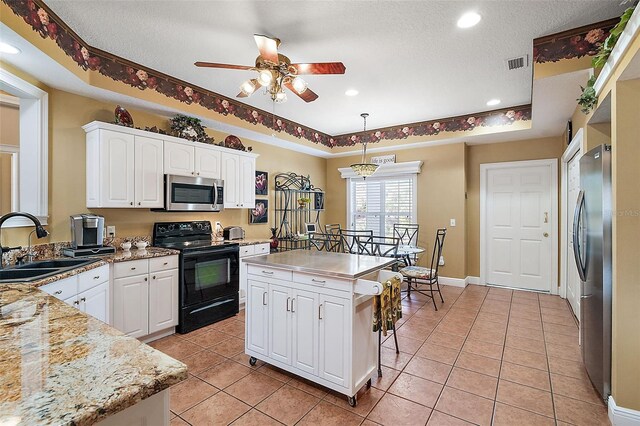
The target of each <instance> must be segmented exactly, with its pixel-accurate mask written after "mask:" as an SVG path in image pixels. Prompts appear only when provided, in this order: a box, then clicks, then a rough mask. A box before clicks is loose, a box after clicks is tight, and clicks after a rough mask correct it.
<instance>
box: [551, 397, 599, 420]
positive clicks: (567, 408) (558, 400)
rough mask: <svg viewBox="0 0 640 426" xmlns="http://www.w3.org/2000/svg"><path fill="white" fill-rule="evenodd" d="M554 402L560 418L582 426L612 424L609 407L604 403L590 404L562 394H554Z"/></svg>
mask: <svg viewBox="0 0 640 426" xmlns="http://www.w3.org/2000/svg"><path fill="white" fill-rule="evenodd" d="M553 402H554V403H555V407H556V416H557V418H558V420H561V421H564V422H567V423H571V424H574V425H581V426H582V425H584V426H602V425H609V424H610V422H609V417H608V415H607V408H606V407H605V406H604V405H595V404H589V403H588V402H582V401H578V400H576V399H573V398H568V397H566V396H562V395H554V396H553Z"/></svg>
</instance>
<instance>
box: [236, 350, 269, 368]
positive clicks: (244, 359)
mask: <svg viewBox="0 0 640 426" xmlns="http://www.w3.org/2000/svg"><path fill="white" fill-rule="evenodd" d="M250 358H251V357H250V356H249V355H247V354H245V353H242V352H241V353H239V354H236V355H234V356H232V357H230V358H229V359H232V360H234V361H235V362H238V363H240V364H241V365H244V366H246V367H249V368H251V369H252V370H257V369H258V368H260V367H262V366H263V365H264V364H265V362H264V361H260V360H257V361H256V365H251V364H249V359H250Z"/></svg>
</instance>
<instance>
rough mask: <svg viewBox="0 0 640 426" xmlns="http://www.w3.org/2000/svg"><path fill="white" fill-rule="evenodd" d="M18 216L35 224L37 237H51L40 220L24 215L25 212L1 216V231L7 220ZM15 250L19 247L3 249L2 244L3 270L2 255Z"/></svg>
mask: <svg viewBox="0 0 640 426" xmlns="http://www.w3.org/2000/svg"><path fill="white" fill-rule="evenodd" d="M16 216H22V217H26V218H27V219H29V220H31V221H32V222H33V224H34V225H35V226H36V229H35V232H36V236H37V237H38V238H44V237H46V236H47V235H49V233H48V232H47V230H46V229H44V228H43V227H42V224H41V223H40V221H39V220H38V218H37V217H35V216H34V215H32V214H29V213H23V212H11V213H7V214H5V215H4V216H1V217H0V229H2V224H3V223H4V222H5V221H6V220H8V219H11V218H12V217H16ZM29 246H31V241H29ZM15 248H19V247H2V244H1V243H0V269H2V253H4V252H5V251H9V250H12V249H15Z"/></svg>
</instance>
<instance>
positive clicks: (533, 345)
mask: <svg viewBox="0 0 640 426" xmlns="http://www.w3.org/2000/svg"><path fill="white" fill-rule="evenodd" d="M505 346H507V347H510V348H515V349H521V350H523V351H529V352H535V353H538V354H542V355H545V354H546V350H545V343H544V342H543V341H540V340H535V339H529V338H526V337H517V336H508V337H507V340H506V341H505Z"/></svg>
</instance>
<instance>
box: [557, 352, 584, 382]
mask: <svg viewBox="0 0 640 426" xmlns="http://www.w3.org/2000/svg"><path fill="white" fill-rule="evenodd" d="M549 371H550V372H552V373H555V374H562V375H564V376H569V377H573V378H574V379H587V380H589V379H588V376H587V370H586V369H585V367H584V364H583V363H582V362H581V361H569V360H566V359H562V358H556V357H552V356H550V357H549Z"/></svg>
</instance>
